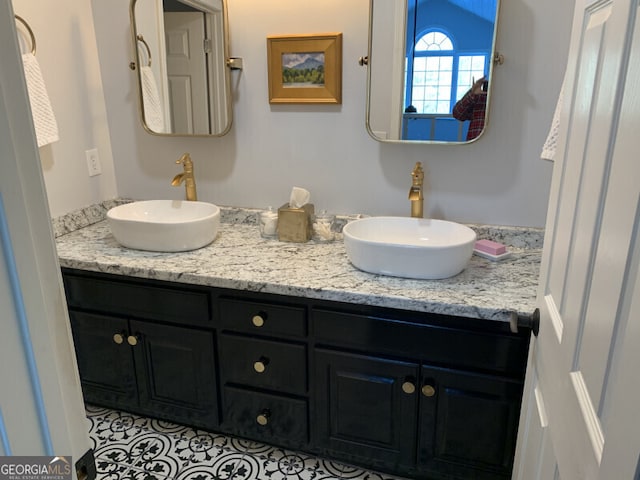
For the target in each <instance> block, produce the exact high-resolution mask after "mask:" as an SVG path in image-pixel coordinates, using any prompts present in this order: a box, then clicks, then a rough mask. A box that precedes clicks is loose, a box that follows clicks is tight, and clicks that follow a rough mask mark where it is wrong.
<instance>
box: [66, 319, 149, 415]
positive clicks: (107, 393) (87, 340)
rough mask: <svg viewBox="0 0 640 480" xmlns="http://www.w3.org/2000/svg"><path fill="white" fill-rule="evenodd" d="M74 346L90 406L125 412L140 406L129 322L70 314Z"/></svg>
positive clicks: (83, 386) (84, 393) (84, 392)
mask: <svg viewBox="0 0 640 480" xmlns="http://www.w3.org/2000/svg"><path fill="white" fill-rule="evenodd" d="M69 317H70V319H71V331H72V332H73V343H74V346H75V350H76V358H77V360H78V370H79V372H80V380H81V381H82V393H83V395H84V399H85V401H86V402H87V403H94V404H96V405H102V406H106V407H113V408H121V409H124V410H127V409H129V408H130V407H135V406H136V405H137V404H138V393H137V388H136V374H135V369H134V366H133V353H132V352H131V348H130V347H129V345H128V344H127V342H126V337H127V332H128V328H127V321H126V320H124V319H122V318H117V317H107V316H103V315H94V314H88V313H81V312H76V311H73V310H70V311H69Z"/></svg>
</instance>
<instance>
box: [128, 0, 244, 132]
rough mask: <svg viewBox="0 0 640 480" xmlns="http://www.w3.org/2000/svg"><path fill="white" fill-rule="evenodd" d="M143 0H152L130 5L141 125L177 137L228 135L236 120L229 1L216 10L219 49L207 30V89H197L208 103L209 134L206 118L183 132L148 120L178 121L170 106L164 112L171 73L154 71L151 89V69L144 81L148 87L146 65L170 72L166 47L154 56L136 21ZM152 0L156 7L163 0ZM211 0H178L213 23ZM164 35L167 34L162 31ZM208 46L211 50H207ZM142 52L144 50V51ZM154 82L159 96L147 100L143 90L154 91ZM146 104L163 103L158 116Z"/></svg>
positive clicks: (198, 99) (222, 1)
mask: <svg viewBox="0 0 640 480" xmlns="http://www.w3.org/2000/svg"><path fill="white" fill-rule="evenodd" d="M143 1H144V2H147V1H151V0H131V2H130V5H129V16H130V21H131V44H132V48H133V58H134V59H135V60H134V61H133V62H131V63H130V65H129V67H130V69H131V70H133V71H134V72H135V73H136V83H137V94H138V114H139V118H140V121H141V123H142V126H143V127H144V129H145V130H146V131H147V132H148V133H150V134H152V135H157V136H163V137H176V136H177V137H221V136H223V135H226V134H227V133H229V130H230V129H231V125H232V122H233V108H232V94H231V73H230V70H231V68H232V62H231V61H230V58H229V22H228V16H227V4H226V2H227V1H228V0H220V4H221V6H222V8H221V11H220V12H218V13H217V15H218V17H219V18H220V21H221V25H222V32H215V31H214V34H217V39H218V40H219V41H221V42H222V46H219V47H218V48H217V49H215V50H214V47H215V39H212V38H211V34H210V32H207V34H208V35H209V38H208V39H205V40H204V42H203V50H205V53H206V54H207V55H208V57H205V58H207V60H205V65H204V67H203V68H205V69H206V78H207V79H206V81H205V82H206V85H205V88H204V89H203V90H201V91H199V92H198V97H196V99H195V101H196V102H201V103H200V104H205V105H207V119H206V121H207V122H208V132H206V133H203V130H205V129H206V127H207V125H205V124H204V120H203V122H201V123H203V125H202V126H201V127H198V131H197V132H196V133H193V129H194V127H191V130H192V131H191V132H190V131H189V129H188V128H185V130H184V131H183V130H180V131H177V132H174V131H169V132H166V131H164V132H163V131H158V130H160V128H158V129H156V130H154V128H153V123H154V121H153V120H151V121H148V117H151V118H152V119H155V120H157V123H156V124H160V127H162V125H163V124H162V122H160V121H159V120H158V117H162V118H163V119H164V125H167V123H169V125H171V124H172V123H174V121H176V120H175V118H174V114H175V112H172V111H170V107H169V111H165V110H163V109H162V106H164V105H169V104H170V103H171V101H170V100H169V97H168V95H169V93H168V90H169V88H168V84H169V78H168V75H160V74H158V75H156V74H154V73H152V74H151V78H152V81H151V90H149V85H150V84H149V70H147V71H146V72H145V73H144V75H146V78H145V81H146V83H145V86H143V78H142V77H143V68H142V67H151V65H153V66H154V70H155V72H158V70H157V69H160V70H159V71H160V72H166V71H167V69H166V63H167V60H166V56H167V55H166V49H160V48H159V47H158V48H157V49H155V52H156V55H153V53H152V52H153V51H154V49H153V48H152V47H150V46H149V44H150V43H152V42H151V41H150V40H151V38H150V36H151V35H146V34H145V33H146V32H141V31H140V28H139V23H138V22H137V21H136V6H139V5H140V4H141V3H142V2H143ZM153 1H155V5H156V6H158V5H161V4H162V0H153ZM210 1H211V2H212V0H179V3H181V4H184V5H185V6H187V7H191V8H192V9H194V10H198V11H199V12H201V13H202V14H203V15H204V16H205V17H204V18H205V22H209V24H208V25H209V26H210V25H211V18H212V15H213V14H214V13H215V12H213V10H212V9H208V8H207V7H208V3H209V2H210ZM156 13H157V12H156ZM211 30H215V29H213V28H211ZM155 33H156V37H159V29H158V30H157V31H156V32H155ZM163 35H166V33H165V32H163ZM156 44H157V45H158V46H159V45H162V46H164V44H165V40H164V38H163V39H162V40H158V42H157V43H156ZM207 49H208V50H209V51H206V50H207ZM141 52H144V54H143V53H141ZM161 55H164V56H165V58H156V57H159V56H161ZM214 57H216V58H214ZM152 59H153V61H152ZM163 62H164V64H165V66H164V68H163V67H162V64H163ZM214 62H215V64H214ZM212 64H213V67H214V68H215V74H214V73H212V72H211V66H212ZM156 76H157V77H158V78H159V80H160V82H154V79H155V77H156ZM214 76H217V78H218V79H219V80H223V82H224V85H222V86H221V85H220V83H222V81H220V82H218V83H217V84H216V83H215V80H214V79H213V78H214ZM154 83H155V84H156V92H157V95H155V96H154V95H152V96H151V97H147V98H146V99H145V98H144V96H143V95H144V94H143V89H144V90H146V91H147V92H148V91H153V84H154ZM157 83H161V84H162V85H163V87H160V88H158V87H157ZM194 90H195V89H194ZM216 96H217V97H216ZM223 97H224V98H223ZM150 98H151V99H152V100H151V102H150V101H149V99H150ZM156 99H159V102H155V100H156ZM214 99H216V100H220V101H217V102H214ZM145 100H146V102H145ZM145 103H146V104H147V105H151V106H152V108H155V107H157V105H158V104H159V105H161V106H160V107H158V108H156V111H155V113H156V115H155V116H154V115H153V114H151V115H148V114H147V112H146V110H145ZM211 105H221V106H222V108H219V109H215V108H211V107H210V106H211ZM185 110H188V107H186V108H185ZM183 117H184V115H183ZM200 118H204V117H203V115H200ZM189 120H190V119H187V123H188V121H189ZM149 123H152V125H151V126H150V125H149ZM193 124H194V125H195V122H193ZM216 125H219V126H216ZM212 126H213V128H212ZM170 129H171V130H173V127H171V128H170Z"/></svg>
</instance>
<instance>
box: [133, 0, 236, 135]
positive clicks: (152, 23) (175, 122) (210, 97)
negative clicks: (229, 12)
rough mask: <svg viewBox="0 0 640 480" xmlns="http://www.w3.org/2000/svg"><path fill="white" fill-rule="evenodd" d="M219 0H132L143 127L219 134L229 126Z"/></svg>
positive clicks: (224, 38)
mask: <svg viewBox="0 0 640 480" xmlns="http://www.w3.org/2000/svg"><path fill="white" fill-rule="evenodd" d="M225 8H226V5H224V3H223V0H131V4H130V14H131V29H132V34H133V35H132V38H133V43H134V52H135V58H136V65H137V68H136V72H137V79H138V97H139V100H140V102H139V104H140V114H141V120H142V124H143V126H144V128H145V129H146V130H147V131H148V132H150V133H153V134H157V135H181V136H190V135H196V136H221V135H224V134H226V133H227V132H228V131H229V129H230V127H231V119H232V113H231V112H232V111H231V89H230V78H229V68H228V67H227V58H228V51H227V38H228V32H227V28H228V25H227V16H226V10H225Z"/></svg>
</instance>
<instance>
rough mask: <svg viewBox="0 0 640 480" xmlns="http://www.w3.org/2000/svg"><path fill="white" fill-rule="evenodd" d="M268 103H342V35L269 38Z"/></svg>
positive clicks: (279, 36) (328, 34)
mask: <svg viewBox="0 0 640 480" xmlns="http://www.w3.org/2000/svg"><path fill="white" fill-rule="evenodd" d="M267 63H268V66H269V103H271V104H279V103H280V104H281V103H315V104H341V103H342V33H323V34H316V35H271V36H268V37H267Z"/></svg>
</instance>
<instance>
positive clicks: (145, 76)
mask: <svg viewBox="0 0 640 480" xmlns="http://www.w3.org/2000/svg"><path fill="white" fill-rule="evenodd" d="M140 82H141V84H142V105H143V107H144V122H145V123H146V124H147V127H149V129H150V130H151V131H153V132H156V133H165V127H164V113H163V111H162V103H161V102H160V95H159V94H158V87H157V85H156V78H155V76H154V75H153V70H151V67H149V66H143V67H140Z"/></svg>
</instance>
